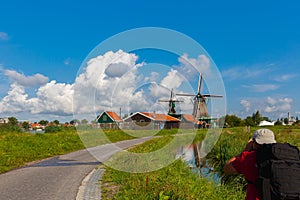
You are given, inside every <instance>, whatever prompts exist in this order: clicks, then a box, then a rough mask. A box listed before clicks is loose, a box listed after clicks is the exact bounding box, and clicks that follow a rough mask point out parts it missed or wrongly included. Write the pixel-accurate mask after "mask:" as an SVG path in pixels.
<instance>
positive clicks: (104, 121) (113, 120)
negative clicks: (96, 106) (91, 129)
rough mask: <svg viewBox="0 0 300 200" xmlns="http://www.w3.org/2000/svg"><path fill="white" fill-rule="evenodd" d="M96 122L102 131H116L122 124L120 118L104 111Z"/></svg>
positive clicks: (113, 113) (115, 114)
mask: <svg viewBox="0 0 300 200" xmlns="http://www.w3.org/2000/svg"><path fill="white" fill-rule="evenodd" d="M96 121H97V122H98V123H99V124H100V127H101V128H104V129H118V128H119V126H120V123H121V122H122V119H121V117H120V116H119V115H118V114H117V113H115V112H112V111H104V112H103V113H101V115H99V116H98V117H97V119H96Z"/></svg>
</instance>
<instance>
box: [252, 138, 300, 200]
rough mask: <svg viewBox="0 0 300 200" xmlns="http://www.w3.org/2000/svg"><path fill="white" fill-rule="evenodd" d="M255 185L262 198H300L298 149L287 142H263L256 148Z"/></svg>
mask: <svg viewBox="0 0 300 200" xmlns="http://www.w3.org/2000/svg"><path fill="white" fill-rule="evenodd" d="M256 162H257V167H258V179H257V181H256V183H255V184H256V186H257V188H258V189H259V190H260V192H261V194H262V197H263V200H281V199H282V200H295V199H298V200H300V156H299V149H298V148H297V147H296V146H293V145H290V144H288V143H284V144H283V143H274V144H263V147H262V148H260V149H258V150H257V155H256Z"/></svg>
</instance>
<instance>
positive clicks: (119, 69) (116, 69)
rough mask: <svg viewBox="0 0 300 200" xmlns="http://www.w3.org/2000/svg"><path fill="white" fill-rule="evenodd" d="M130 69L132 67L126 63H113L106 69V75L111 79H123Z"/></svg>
mask: <svg viewBox="0 0 300 200" xmlns="http://www.w3.org/2000/svg"><path fill="white" fill-rule="evenodd" d="M129 69H130V66H129V65H127V64H126V63H112V64H110V65H108V66H107V68H106V69H105V74H106V75H107V76H109V77H121V76H122V75H124V74H125V73H126V72H127V71H128V70H129Z"/></svg>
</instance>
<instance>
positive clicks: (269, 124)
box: [258, 120, 275, 126]
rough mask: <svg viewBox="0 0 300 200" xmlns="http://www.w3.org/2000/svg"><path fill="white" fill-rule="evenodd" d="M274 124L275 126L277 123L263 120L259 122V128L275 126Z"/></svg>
mask: <svg viewBox="0 0 300 200" xmlns="http://www.w3.org/2000/svg"><path fill="white" fill-rule="evenodd" d="M274 124H275V121H274V122H268V121H266V120H263V121H261V122H259V125H258V126H274Z"/></svg>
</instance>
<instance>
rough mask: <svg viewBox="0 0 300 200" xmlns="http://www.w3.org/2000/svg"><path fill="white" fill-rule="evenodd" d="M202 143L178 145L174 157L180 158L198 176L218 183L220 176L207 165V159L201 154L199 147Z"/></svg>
mask: <svg viewBox="0 0 300 200" xmlns="http://www.w3.org/2000/svg"><path fill="white" fill-rule="evenodd" d="M201 145H202V143H196V144H191V145H188V146H184V147H179V148H178V151H177V153H176V159H178V158H181V159H182V160H183V161H185V162H186V163H187V165H188V167H189V168H190V169H191V170H192V171H193V172H194V173H196V174H197V175H198V176H199V177H204V178H207V179H209V180H211V181H213V182H214V183H216V184H218V183H220V176H219V175H218V174H217V173H214V172H213V167H211V166H209V162H208V159H206V158H205V157H204V158H203V157H202V156H201V153H200V151H199V149H201Z"/></svg>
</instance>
